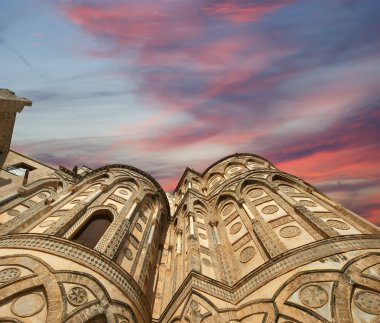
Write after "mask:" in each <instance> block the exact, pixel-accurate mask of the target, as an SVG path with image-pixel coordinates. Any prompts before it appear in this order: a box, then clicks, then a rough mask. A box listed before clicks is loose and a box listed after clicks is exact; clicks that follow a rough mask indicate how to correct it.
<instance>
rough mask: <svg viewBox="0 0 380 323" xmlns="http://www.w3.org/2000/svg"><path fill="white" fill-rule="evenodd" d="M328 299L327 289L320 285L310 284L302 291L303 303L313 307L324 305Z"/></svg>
mask: <svg viewBox="0 0 380 323" xmlns="http://www.w3.org/2000/svg"><path fill="white" fill-rule="evenodd" d="M328 299H329V295H328V294H327V292H326V291H325V289H324V288H322V287H321V286H318V285H308V286H306V287H303V288H302V289H301V291H300V300H301V303H302V304H304V305H306V306H308V307H311V308H320V307H322V306H323V305H325V304H326V303H327V301H328Z"/></svg>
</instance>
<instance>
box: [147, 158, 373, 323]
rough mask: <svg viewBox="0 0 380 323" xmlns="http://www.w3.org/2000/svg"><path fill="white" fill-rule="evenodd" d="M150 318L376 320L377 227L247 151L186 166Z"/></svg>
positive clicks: (255, 320)
mask: <svg viewBox="0 0 380 323" xmlns="http://www.w3.org/2000/svg"><path fill="white" fill-rule="evenodd" d="M171 204H174V207H175V210H176V211H175V213H174V214H173V216H172V218H171V222H170V225H169V228H168V233H167V235H166V238H165V244H164V249H163V254H162V258H161V260H160V263H159V264H158V269H157V272H156V280H157V284H156V289H155V291H154V293H155V306H154V312H153V318H154V321H157V322H247V323H248V322H281V323H285V322H286V323H290V322H379V320H380V293H379V292H380V236H379V229H378V228H377V227H375V226H374V225H372V224H370V223H369V222H367V221H365V220H364V219H362V218H360V217H359V216H357V215H356V214H354V213H352V212H350V211H349V210H347V209H345V208H344V207H343V206H341V205H339V204H337V203H335V202H334V201H333V200H331V199H329V198H328V197H327V196H326V195H324V194H323V193H321V192H319V191H318V190H317V189H315V188H314V187H312V186H311V185H310V184H308V183H305V182H304V181H302V180H301V179H299V178H297V177H295V176H292V175H289V174H286V173H283V172H281V171H279V170H278V169H277V168H276V167H275V166H274V165H273V164H271V163H270V162H269V161H267V160H265V159H263V158H261V157H259V156H256V155H252V154H235V155H232V156H227V157H226V158H223V159H221V160H219V161H218V162H216V163H215V164H213V165H211V166H210V167H209V168H207V169H206V170H205V171H204V172H203V173H202V174H200V173H198V172H195V171H193V170H191V169H187V170H186V171H185V173H184V174H183V176H182V178H181V180H180V182H179V183H178V186H177V188H176V190H175V193H174V197H172V198H171Z"/></svg>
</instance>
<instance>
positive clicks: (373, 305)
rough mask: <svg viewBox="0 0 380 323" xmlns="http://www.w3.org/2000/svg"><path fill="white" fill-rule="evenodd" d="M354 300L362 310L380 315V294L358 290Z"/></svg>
mask: <svg viewBox="0 0 380 323" xmlns="http://www.w3.org/2000/svg"><path fill="white" fill-rule="evenodd" d="M354 302H355V305H356V306H357V307H359V309H361V310H362V311H363V312H366V313H369V314H372V315H380V295H379V294H377V293H374V292H367V291H363V292H359V293H357V294H356V295H355V297H354Z"/></svg>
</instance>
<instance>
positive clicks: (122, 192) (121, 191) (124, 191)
mask: <svg viewBox="0 0 380 323" xmlns="http://www.w3.org/2000/svg"><path fill="white" fill-rule="evenodd" d="M119 193H120V194H121V195H129V192H128V191H127V190H120V191H119Z"/></svg>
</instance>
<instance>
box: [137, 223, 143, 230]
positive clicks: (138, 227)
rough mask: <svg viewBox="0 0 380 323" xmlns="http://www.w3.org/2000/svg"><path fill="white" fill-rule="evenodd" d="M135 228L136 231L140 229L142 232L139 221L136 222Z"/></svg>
mask: <svg viewBox="0 0 380 323" xmlns="http://www.w3.org/2000/svg"><path fill="white" fill-rule="evenodd" d="M136 229H137V230H138V231H140V232H142V230H143V229H142V226H141V224H140V223H136Z"/></svg>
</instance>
